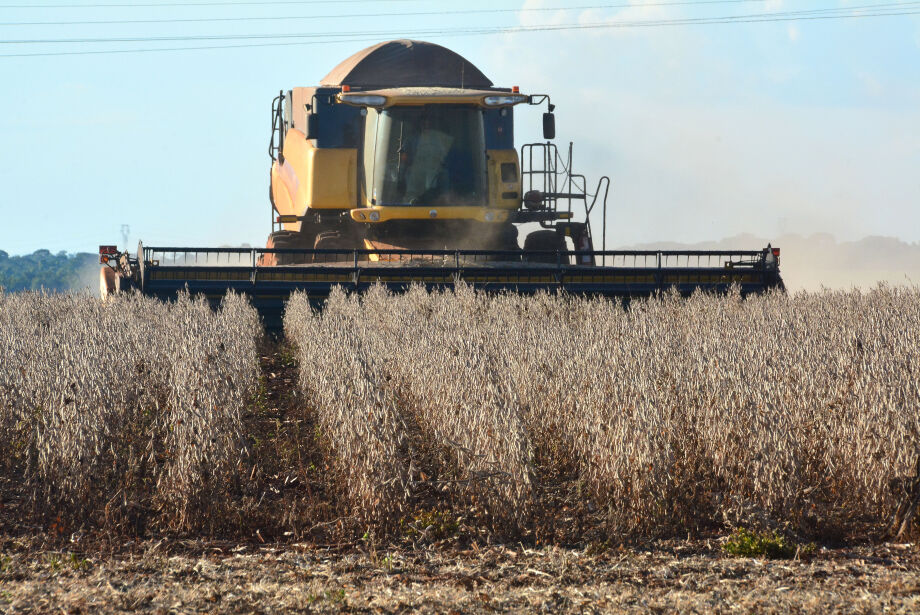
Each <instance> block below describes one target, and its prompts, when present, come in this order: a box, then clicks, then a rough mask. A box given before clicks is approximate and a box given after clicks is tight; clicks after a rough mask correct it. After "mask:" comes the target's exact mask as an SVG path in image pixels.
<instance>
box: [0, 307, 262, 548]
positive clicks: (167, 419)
mask: <svg viewBox="0 0 920 615" xmlns="http://www.w3.org/2000/svg"><path fill="white" fill-rule="evenodd" d="M260 331H261V330H260V326H259V321H258V316H257V314H256V313H255V311H254V310H253V309H252V308H251V307H250V306H249V305H248V302H247V301H246V300H245V299H244V298H243V297H240V296H234V295H228V296H227V297H226V298H225V299H224V300H223V303H222V305H221V307H220V309H219V310H217V311H216V312H214V311H213V310H211V309H210V308H209V307H208V305H207V304H206V303H205V302H204V301H202V300H192V299H189V298H188V297H187V296H183V297H180V298H179V300H178V301H177V302H175V303H172V304H165V303H161V302H158V301H155V300H152V299H146V298H142V297H139V296H124V297H117V298H115V299H112V300H110V301H107V302H105V303H102V302H100V301H98V300H97V299H94V298H92V297H88V296H79V295H60V294H43V293H22V294H2V293H0V356H2V357H3V361H2V362H0V459H2V463H3V464H4V466H5V467H4V468H3V470H4V472H5V473H7V476H18V477H22V478H24V480H25V484H26V486H27V491H28V493H29V497H30V498H31V499H32V501H33V505H34V508H35V510H36V512H37V513H38V514H39V515H40V516H44V517H46V518H50V519H56V518H60V519H61V520H62V521H64V522H76V523H80V522H88V523H90V524H94V525H97V526H100V527H110V528H116V527H126V526H127V527H130V531H132V532H133V531H143V527H144V526H145V525H146V524H148V523H152V524H154V525H159V526H161V527H168V528H174V529H189V528H200V527H206V526H210V525H212V524H214V523H219V522H220V520H221V519H222V515H221V514H220V513H221V512H224V511H223V507H224V506H225V503H226V497H225V495H226V493H227V492H228V491H229V490H230V489H231V487H232V486H233V484H234V483H235V482H236V481H237V480H238V476H239V474H240V471H239V468H238V466H239V465H240V463H241V462H242V460H243V457H244V452H245V451H244V450H243V446H242V443H241V436H242V433H241V431H242V429H241V427H242V423H241V412H242V410H243V408H244V403H245V397H246V396H247V395H248V393H249V392H250V391H251V390H252V387H253V386H254V384H255V382H256V380H257V370H258V363H257V352H256V343H257V337H258V336H259V335H260ZM131 526H133V527H131Z"/></svg>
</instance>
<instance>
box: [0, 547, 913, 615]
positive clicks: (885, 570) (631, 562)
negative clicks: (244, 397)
mask: <svg viewBox="0 0 920 615" xmlns="http://www.w3.org/2000/svg"><path fill="white" fill-rule="evenodd" d="M4 542H6V544H5V545H4V548H3V552H4V555H3V556H2V567H0V570H2V571H0V588H2V589H0V611H3V612H8V613H38V612H58V613H90V612H92V613H118V612H125V611H139V612H150V613H188V612H223V613H253V612H279V611H284V612H349V613H396V612H405V611H413V612H424V613H492V612H502V613H535V612H549V613H561V612H564V613H600V612H686V613H730V612H742V613H752V612H759V613H790V612H799V613H827V612H835V613H878V612H889V613H916V612H918V611H920V552H918V549H917V547H916V546H910V545H894V544H885V545H878V546H873V547H850V548H846V549H826V548H825V549H819V550H818V552H817V553H816V554H815V555H814V556H813V557H811V558H810V559H808V560H807V561H800V560H787V561H766V560H759V559H747V558H732V557H728V556H726V555H723V554H722V553H721V549H720V546H719V544H718V541H717V540H694V541H657V542H650V543H647V544H643V545H634V546H631V547H624V548H615V549H610V550H607V551H605V552H603V553H592V552H591V551H590V549H589V550H588V551H586V550H584V549H565V548H559V547H551V548H545V549H540V550H533V549H528V548H524V547H521V546H519V545H518V546H513V545H507V546H486V547H479V548H471V549H462V550H461V549H452V548H443V547H437V546H435V547H430V548H422V549H399V550H394V551H377V552H375V551H373V550H370V549H367V548H351V549H348V550H345V551H340V550H325V549H321V548H316V547H315V546H307V545H298V544H291V545H284V546H281V545H278V546H272V545H252V544H232V543H205V542H183V541H172V542H165V541H158V542H138V543H128V544H123V545H122V546H121V547H119V548H116V549H115V550H114V551H112V552H110V553H109V554H107V555H89V556H86V555H79V554H72V553H76V551H74V552H68V551H47V550H44V549H42V548H36V547H34V546H31V547H24V546H23V545H21V544H19V543H17V542H16V541H10V540H6V541H4Z"/></svg>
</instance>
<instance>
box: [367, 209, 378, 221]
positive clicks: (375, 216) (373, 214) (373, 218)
mask: <svg viewBox="0 0 920 615" xmlns="http://www.w3.org/2000/svg"><path fill="white" fill-rule="evenodd" d="M368 218H370V219H371V222H377V221H378V220H380V212H379V211H372V212H371V213H370V214H369V215H368Z"/></svg>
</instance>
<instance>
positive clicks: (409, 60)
mask: <svg viewBox="0 0 920 615" xmlns="http://www.w3.org/2000/svg"><path fill="white" fill-rule="evenodd" d="M544 103H545V104H546V109H547V110H546V113H545V115H544V137H545V138H546V139H547V141H546V142H545V143H534V144H528V145H525V146H524V147H523V148H522V150H521V151H522V155H523V160H522V159H521V157H519V156H518V151H517V149H516V148H515V144H514V111H515V107H517V106H519V105H528V104H529V105H542V104H544ZM553 109H554V107H553V105H552V104H551V102H550V98H549V96H547V95H527V94H523V93H521V92H520V91H519V89H518V88H517V87H516V86H515V87H510V88H502V87H494V86H493V84H492V82H491V81H490V80H489V79H488V78H486V77H485V75H483V74H482V72H480V71H479V70H478V69H477V68H476V67H475V66H473V65H472V64H470V63H469V62H468V61H467V60H465V59H464V58H462V57H460V56H459V55H457V54H456V53H454V52H452V51H450V50H448V49H445V48H443V47H440V46H438V45H432V44H430V43H422V42H418V41H392V42H388V43H382V44H380V45H375V46H373V47H370V48H368V49H365V50H363V51H361V52H359V53H358V54H355V55H354V56H352V57H351V58H348V59H347V60H345V61H344V62H342V63H341V64H340V65H339V66H338V67H336V68H335V69H334V70H333V71H332V72H331V73H329V75H327V76H326V78H324V79H323V80H322V83H321V85H320V86H317V87H312V88H294V89H293V90H288V91H287V92H281V93H280V94H279V96H278V97H277V98H276V99H275V101H274V104H273V105H272V137H271V143H270V147H269V154H270V155H271V157H272V170H271V203H272V216H273V229H272V234H271V236H270V237H269V241H268V247H274V248H301V249H315V250H322V249H339V248H343V249H344V248H351V249H367V250H369V252H368V254H367V255H366V256H367V257H368V258H369V259H370V260H379V259H380V258H381V257H382V256H383V255H381V254H379V253H375V252H373V250H376V249H388V250H389V249H403V250H432V249H435V250H438V249H446V250H456V249H463V250H485V251H495V252H503V253H506V254H496V256H495V257H496V258H504V259H505V260H517V261H520V260H522V259H523V260H526V261H537V262H540V261H546V260H547V259H552V262H556V260H558V259H559V256H558V255H556V254H555V253H556V252H559V251H566V250H569V249H572V248H574V249H578V250H584V251H588V252H590V251H593V248H594V245H593V240H592V237H591V231H590V224H589V216H590V213H591V209H592V206H593V205H594V204H595V203H596V202H597V198H598V195H601V200H600V204H601V206H602V207H605V206H606V195H607V191H608V188H609V179H607V178H606V177H604V178H602V179H601V180H600V183H599V184H598V187H597V190H596V191H595V192H594V194H593V196H592V201H591V203H590V204H589V203H588V193H587V190H586V185H585V181H584V177H583V176H580V175H575V174H573V173H572V171H571V151H572V150H571V146H570V147H569V150H568V160H567V161H564V160H563V159H562V156H560V153H559V151H558V149H557V148H556V147H555V145H553V144H552V143H551V142H550V139H552V138H554V137H555V119H554V116H553V115H552V111H553ZM522 163H523V165H524V166H523V168H522ZM579 202H580V203H582V204H584V205H585V207H584V212H583V213H584V220H583V221H580V222H579V221H576V220H575V219H574V218H575V215H576V212H575V211H573V203H579ZM576 209H577V207H576ZM524 223H538V224H539V225H541V226H542V227H543V228H542V229H540V230H537V231H533V232H531V233H530V234H529V235H527V237H525V238H524V240H523V245H524V249H525V252H524V253H523V254H522V253H521V242H520V240H519V237H518V225H520V224H524ZM566 237H570V238H571V242H572V243H571V245H569V244H567V243H566ZM320 256H323V255H320ZM316 257H317V255H315V254H314V255H312V256H311V258H316ZM305 258H306V255H303V254H302V255H300V262H305ZM568 258H569V257H568V256H566V260H568ZM582 261H583V263H584V264H594V259H593V258H591V257H588V258H583V259H582ZM588 261H590V262H588ZM264 262H265V263H266V264H297V263H298V259H297V258H296V257H295V256H294V255H287V256H286V257H282V258H279V257H275V258H274V259H272V258H271V257H270V256H269V257H267V258H266V259H265V261H264Z"/></svg>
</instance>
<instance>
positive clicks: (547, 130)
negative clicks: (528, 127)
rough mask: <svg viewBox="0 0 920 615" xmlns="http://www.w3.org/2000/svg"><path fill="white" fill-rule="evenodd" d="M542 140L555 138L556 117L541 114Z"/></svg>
mask: <svg viewBox="0 0 920 615" xmlns="http://www.w3.org/2000/svg"><path fill="white" fill-rule="evenodd" d="M543 138H544V139H555V138H556V116H555V115H553V114H552V113H544V114H543Z"/></svg>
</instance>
